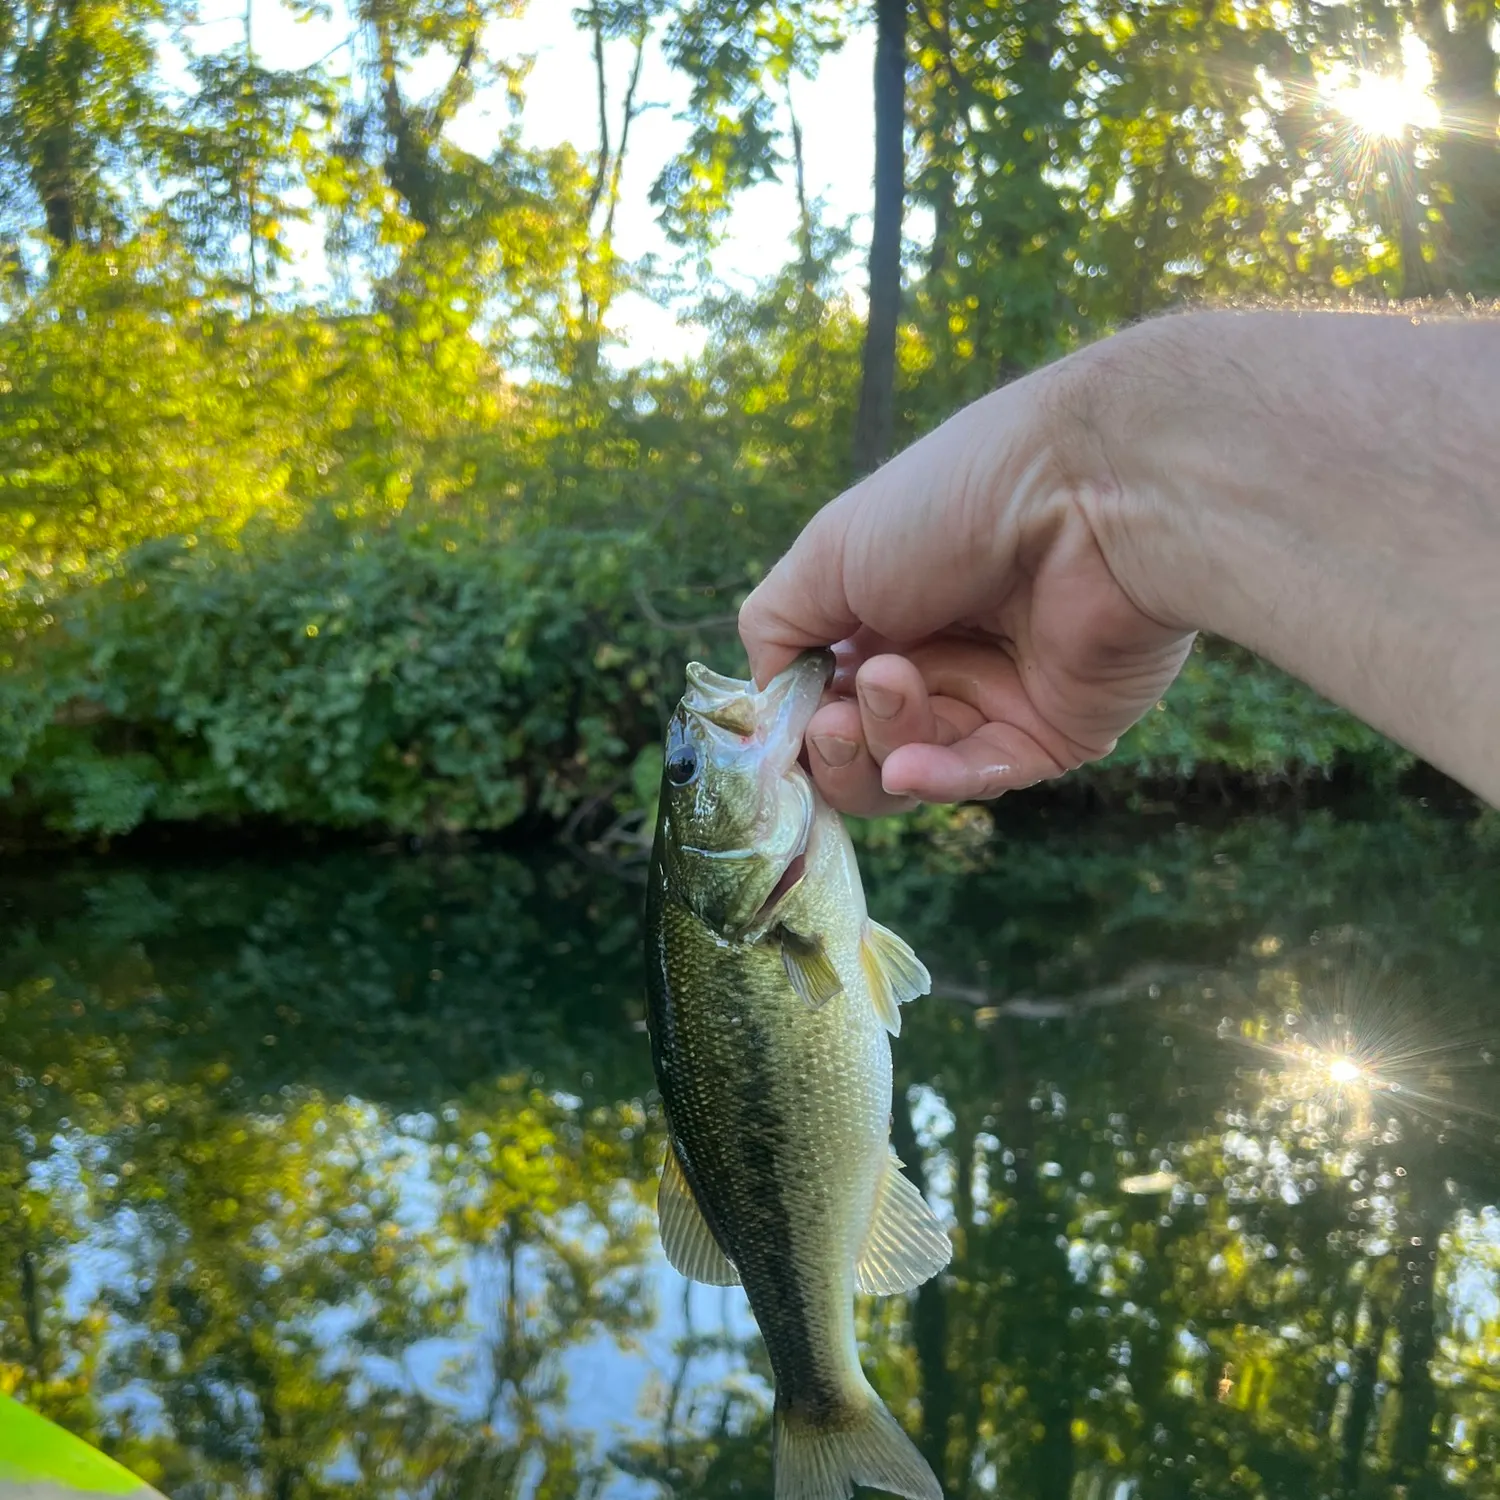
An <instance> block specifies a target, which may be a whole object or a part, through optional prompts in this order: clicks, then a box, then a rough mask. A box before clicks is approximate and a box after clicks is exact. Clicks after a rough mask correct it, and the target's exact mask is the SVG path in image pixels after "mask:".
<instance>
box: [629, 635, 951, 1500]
mask: <svg viewBox="0 0 1500 1500" xmlns="http://www.w3.org/2000/svg"><path fill="white" fill-rule="evenodd" d="M831 666H832V658H831V657H830V656H829V655H828V654H827V653H818V654H816V655H805V656H803V657H802V658H800V659H799V660H798V661H797V662H795V663H794V664H793V665H792V666H791V667H789V668H788V669H787V670H786V671H785V672H783V673H782V674H781V675H780V676H779V677H777V678H776V679H775V681H773V682H771V683H770V684H769V685H768V686H767V687H766V688H765V689H764V690H762V691H757V690H756V689H755V687H754V684H753V683H750V682H742V681H739V680H737V679H735V678H731V677H721V676H720V675H719V674H717V673H715V672H710V671H709V670H708V669H707V668H705V667H702V666H700V665H698V664H697V663H696V662H695V663H693V664H692V665H691V666H689V667H688V669H687V692H686V694H685V695H684V697H683V699H682V701H681V703H680V704H679V705H678V707H677V711H676V713H675V714H674V715H673V717H672V721H671V725H670V727H669V729H668V732H667V738H666V747H665V754H664V758H663V771H662V785H661V810H660V814H659V816H658V821H657V828H656V842H655V848H654V851H653V854H652V861H651V874H650V884H649V892H648V896H647V911H646V971H647V987H648V993H649V1023H650V1031H651V1050H652V1060H653V1063H654V1065H655V1068H656V1077H657V1082H658V1085H659V1087H660V1089H661V1094H662V1098H663V1101H664V1102H665V1105H666V1114H667V1124H668V1136H669V1143H668V1149H667V1157H666V1164H665V1166H664V1168H663V1172H662V1180H661V1188H660V1193H659V1196H658V1212H659V1216H660V1221H661V1236H662V1244H663V1247H664V1249H665V1250H666V1254H667V1259H668V1260H669V1261H670V1262H671V1263H672V1265H674V1266H675V1267H676V1268H677V1269H678V1270H679V1271H680V1272H681V1273H682V1274H683V1275H684V1276H687V1277H690V1278H691V1279H693V1280H694V1281H700V1282H706V1283H708V1284H709V1285H711V1286H730V1285H733V1284H735V1283H737V1282H738V1283H742V1284H743V1286H744V1288H745V1293H746V1295H747V1297H748V1298H749V1301H750V1308H751V1311H752V1312H753V1313H754V1314H755V1319H756V1322H757V1323H758V1324H759V1325H760V1330H761V1334H762V1335H763V1337H764V1339H765V1343H766V1349H767V1352H768V1353H769V1355H770V1359H771V1368H772V1370H773V1372H774V1374H775V1378H776V1405H775V1413H774V1418H773V1421H774V1439H773V1443H774V1459H775V1472H776V1500H847V1497H848V1496H849V1495H851V1494H852V1493H853V1486H854V1485H855V1484H863V1485H871V1486H875V1487H877V1488H880V1489H884V1490H889V1491H893V1492H894V1493H895V1494H898V1495H905V1496H907V1497H909V1500H942V1494H943V1492H942V1488H941V1486H940V1485H939V1484H938V1482H937V1479H936V1478H935V1477H934V1475H933V1473H932V1470H931V1469H930V1468H929V1467H928V1466H927V1463H926V1462H925V1461H924V1460H923V1458H922V1456H921V1455H920V1454H919V1453H918V1452H917V1450H916V1448H915V1447H914V1446H913V1444H912V1442H911V1440H910V1439H909V1438H908V1437H907V1436H906V1434H905V1433H904V1432H903V1431H902V1429H901V1427H900V1425H899V1424H898V1423H897V1422H896V1419H895V1418H894V1417H893V1416H892V1415H891V1413H890V1412H889V1411H888V1410H887V1409H886V1407H885V1405H884V1403H883V1402H882V1401H881V1399H880V1397H879V1396H878V1395H876V1393H875V1391H874V1389H873V1388H872V1387H871V1385H870V1383H869V1381H868V1380H867V1379H866V1378H865V1375H864V1372H863V1370H862V1369H861V1368H860V1363H859V1350H858V1347H857V1344H856V1341H855V1335H854V1295H855V1293H856V1292H877V1293H895V1292H904V1291H907V1290H909V1289H911V1288H912V1287H916V1286H920V1285H921V1284H922V1283H923V1282H924V1281H926V1280H927V1279H928V1278H929V1277H931V1276H935V1275H936V1274H937V1273H938V1272H939V1271H940V1270H942V1268H943V1267H944V1266H945V1265H947V1263H948V1259H949V1256H950V1255H951V1253H952V1247H951V1245H950V1243H949V1240H948V1236H947V1234H946V1233H945V1231H944V1229H943V1227H942V1225H941V1224H940V1223H939V1221H938V1219H937V1218H936V1216H935V1215H934V1214H933V1212H932V1210H931V1209H930V1208H929V1207H928V1206H927V1204H926V1202H925V1201H924V1200H923V1198H922V1195H921V1194H920V1193H919V1192H918V1191H917V1189H916V1188H915V1186H914V1185H913V1184H912V1183H911V1181H910V1180H909V1179H908V1178H907V1177H906V1176H904V1175H903V1173H902V1172H901V1170H900V1166H901V1164H900V1162H899V1161H897V1160H896V1158H895V1156H894V1154H893V1153H892V1151H891V1147H890V1108H891V1049H890V1037H891V1036H892V1035H895V1034H896V1033H898V1032H899V1031H900V1027H901V1015H900V1010H899V1007H900V1006H901V1005H902V1004H903V1003H904V1002H906V1001H909V1000H912V999H914V998H915V997H917V996H918V995H922V994H926V993H927V991H928V989H929V987H930V981H929V979H928V975H927V971H926V969H925V968H923V966H922V965H921V963H920V962H919V961H918V960H917V958H916V955H915V954H914V953H913V952H912V951H911V949H910V948H909V947H907V945H906V944H905V943H904V942H902V940H901V939H900V938H899V937H897V936H896V935H895V934H894V933H892V932H889V931H887V930H886V929H885V928H883V927H881V926H879V925H878V924H877V923H875V922H872V921H871V920H870V919H869V916H868V915H867V913H866V909H865V897H864V887H863V885H862V883H861V881H860V876H859V867H858V865H857V863H856V861H855V857H854V850H853V847H852V846H851V844H850V842H849V835H848V832H847V830H846V829H845V827H844V822H843V819H842V818H841V817H840V816H839V815H838V813H836V812H835V811H834V810H833V809H832V808H830V807H829V806H828V804H827V803H825V802H824V801H823V800H822V798H821V797H820V796H819V795H818V792H817V790H816V788H815V787H814V786H813V783H812V781H811V779H810V778H809V777H808V775H807V773H806V772H805V771H804V770H803V769H802V767H801V766H800V765H799V764H798V756H799V754H800V752H801V747H802V736H803V732H804V731H805V730H806V728H807V723H808V720H809V719H810V718H811V717H812V714H813V711H814V710H815V709H816V708H817V706H818V702H819V699H820V697H821V695H822V691H823V688H824V686H825V684H826V683H827V681H828V679H829V674H830V670H831Z"/></svg>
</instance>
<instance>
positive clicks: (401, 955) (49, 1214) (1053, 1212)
mask: <svg viewBox="0 0 1500 1500" xmlns="http://www.w3.org/2000/svg"><path fill="white" fill-rule="evenodd" d="M986 826H987V824H986V823H984V821H983V820H978V821H976V822H975V823H974V824H972V825H961V826H959V827H957V828H955V829H954V830H953V831H951V832H949V833H948V834H946V835H944V836H941V837H937V838H933V839H930V840H921V841H915V842H908V843H907V844H905V845H902V844H899V843H892V842H886V843H882V844H879V845H877V846H876V847H874V848H871V849H867V850H866V851H865V854H864V863H865V866H866V870H867V874H868V881H869V885H870V891H871V907H872V910H873V911H874V913H875V915H876V916H877V917H879V918H880V919H881V920H883V921H885V922H887V923H888V924H889V925H891V926H892V927H894V928H895V929H896V930H897V931H898V932H900V933H901V934H902V935H903V936H905V937H906V938H907V939H908V940H910V941H911V942H912V944H913V945H914V946H915V947H916V949H917V951H918V953H919V954H921V955H922V956H923V957H924V958H925V959H926V960H927V962H928V964H929V966H930V967H931V968H932V970H933V972H934V975H935V976H936V978H937V981H938V987H939V993H937V994H935V995H933V996H931V997H929V998H927V999H925V1000H923V1001H921V1002H919V1003H918V1004H916V1005H913V1006H911V1007H908V1008H907V1010H906V1012H905V1031H904V1033H903V1035H902V1037H901V1039H900V1040H899V1042H898V1043H897V1045H896V1053H895V1056H896V1071H897V1091H896V1100H895V1111H894V1132H895V1138H896V1143H897V1146H898V1148H899V1150H900V1152H901V1154H902V1156H903V1157H904V1158H905V1159H906V1161H907V1162H908V1163H909V1164H910V1166H911V1168H912V1169H913V1170H914V1172H915V1173H916V1174H917V1175H918V1176H919V1177H920V1179H921V1181H922V1182H923V1184H924V1185H925V1188H926V1191H927V1192H928V1194H929V1197H930V1198H931V1201H932V1202H933V1203H934V1204H935V1205H936V1206H938V1207H939V1209H940V1211H941V1212H942V1213H943V1214H944V1215H945V1217H946V1219H947V1221H948V1223H949V1225H950V1226H951V1229H952V1233H953V1237H954V1241H955V1247H956V1249H955V1255H954V1260H953V1264H952V1266H951V1267H950V1269H949V1272H948V1273H947V1274H945V1275H944V1276H943V1277H941V1278H940V1279H939V1280H937V1281H935V1282H932V1283H929V1284H928V1285H927V1286H925V1287H923V1288H922V1289H921V1290H920V1291H919V1292H918V1293H916V1294H915V1295H913V1296H911V1297H907V1298H895V1299H885V1300H880V1301H870V1302H868V1303H865V1304H863V1305H862V1307H861V1311H860V1332H861V1337H862V1339H863V1342H864V1350H865V1359H866V1364H867V1368H868V1369H869V1370H870V1372H871V1375H872V1378H873V1379H874V1381H875V1383H876V1385H877V1386H878V1388H879V1389H880V1391H881V1392H882V1394H883V1395H884V1396H885V1397H886V1398H887V1399H888V1400H889V1402H890V1403H891V1405H892V1407H893V1408H894V1409H895V1410H896V1411H897V1412H898V1414H899V1415H900V1416H901V1417H902V1419H903V1421H905V1422H906V1424H907V1425H908V1427H909V1428H910V1430H911V1431H912V1432H913V1434H914V1435H915V1436H916V1438H917V1440H918V1442H919V1443H920V1444H921V1446H922V1447H923V1449H924V1451H925V1452H926V1453H927V1454H928V1455H929V1457H930V1458H931V1460H932V1462H933V1464H934V1466H935V1467H936V1468H937V1470H938V1472H939V1473H940V1474H941V1475H942V1476H943V1478H944V1480H945V1484H946V1487H947V1491H948V1494H949V1495H950V1496H952V1497H962V1496H985V1495H995V1496H1003V1497H1015V1500H1129V1497H1141V1500H1154V1497H1172V1496H1179V1495H1180V1496H1188V1495H1203V1496H1212V1497H1223V1496H1247V1497H1253V1496H1262V1497H1271V1496H1275V1497H1289V1500H1290V1497H1295V1500H1309V1497H1313V1496H1330V1497H1333V1496H1347V1497H1353V1496H1372V1497H1373V1496H1395V1495H1405V1496H1407V1497H1410V1500H1417V1497H1436V1496H1463V1497H1466V1500H1481V1497H1495V1496H1500V1477H1497V1475H1500V1067H1497V1065H1496V1063H1495V1057H1496V1054H1497V1052H1500V993H1497V988H1500V858H1497V853H1500V851H1497V850H1496V849H1495V848H1494V847H1493V843H1494V841H1493V839H1492V838H1491V839H1488V840H1487V839H1486V838H1485V837H1484V835H1483V833H1482V831H1477V830H1476V828H1475V827H1474V826H1473V825H1465V824H1463V823H1460V822H1454V821H1451V820H1444V819H1440V818H1438V817H1437V816H1435V815H1433V814H1430V813H1427V812H1424V811H1422V810H1420V809H1418V808H1406V807H1401V808H1396V809H1395V810H1393V811H1389V812H1388V813H1386V814H1385V815H1383V817H1382V819H1381V820H1380V821H1375V822H1371V821H1360V820H1356V819H1340V818H1337V817H1334V816H1332V815H1329V814H1327V813H1318V814H1309V815H1304V816H1300V817H1291V818H1283V819H1279V820H1273V819H1257V820H1249V821H1237V822H1229V823H1224V824H1222V825H1220V826H1215V827H1207V826H1190V825H1184V824H1173V823H1171V822H1165V823H1163V822H1159V821H1155V822H1153V821H1149V820H1144V819H1137V820H1131V821H1123V822H1112V823H1109V824H1105V823H1098V824H1088V825H1085V826H1080V825H1079V824H1078V823H1076V822H1075V823H1072V824H1071V825H1068V826H1065V827H1064V826H1060V827H1059V828H1058V829H1057V830H1056V831H1055V832H1047V831H1046V829H1043V830H1042V831H1041V832H1035V831H1033V832H1031V833H1028V834H1027V835H1026V836H1025V837H1021V836H1019V835H1015V836H1012V835H1008V834H1005V833H1004V832H1003V831H1002V833H1001V834H1000V835H997V836H995V837H992V838H986V837H984V836H983V829H984V828H985V827H986ZM638 895H639V890H638V887H636V886H633V885H631V884H629V883H627V882H624V881H622V880H620V879H618V878H615V877H613V876H611V875H609V874H606V873H599V872H596V871H593V870H590V869H588V868H585V867H584V866H582V865H580V864H578V863H576V862H572V861H568V860H565V859H561V858H557V857H551V858H548V859H545V860H537V861H533V862H524V861H519V860H517V859H515V858H511V857H507V856H504V855H499V854H468V855H462V856H423V857H412V856H404V855H396V854H375V853H368V852H363V853H341V854H338V855H334V856H329V857H324V858H320V859H317V860H308V861H303V862H295V863H289V862H285V861H280V862H267V861H246V860H240V861H231V862H225V863H223V864H220V865H215V866H207V867H205V866H202V865H197V866H194V867H191V868H186V867H182V866H180V865H172V864H166V863H157V864H135V865H123V864H120V863H118V862H105V863H98V864H69V865H67V866H63V867H55V866H54V867H50V868H31V869H23V868H15V867H12V868H10V869H9V870H8V871H7V872H5V873H4V874H0V1390H4V1389H14V1390H15V1391H16V1393H17V1394H18V1395H20V1396H21V1397H22V1398H23V1399H24V1400H27V1401H29V1402H31V1403H33V1404H35V1405H37V1406H39V1407H41V1408H42V1409H43V1410H45V1411H47V1412H48V1413H49V1414H50V1415H52V1416H54V1417H55V1418H57V1419H58V1420H61V1421H62V1422H63V1423H64V1424H65V1425H67V1426H69V1427H71V1428H73V1429H74V1430H75V1431H78V1432H80V1433H82V1434H84V1435H86V1436H88V1437H90V1438H92V1439H93V1440H95V1441H97V1442H99V1443H100V1444H101V1445H102V1446H104V1447H106V1448H107V1449H108V1450H109V1451H111V1452H113V1453H114V1454H116V1456H118V1457H120V1458H121V1459H123V1460H124V1461H126V1462H127V1463H129V1464H130V1465H131V1466H133V1467H134V1468H136V1469H137V1470H138V1471H139V1472H141V1473H142V1474H143V1475H145V1476H146V1477H148V1478H151V1479H153V1480H154V1481H155V1482H156V1483H157V1484H159V1485H160V1487H161V1488H162V1489H163V1490H164V1491H166V1492H167V1493H168V1494H170V1495H171V1496H173V1497H174V1500H190V1497H194V1500H196V1497H210V1496H212V1497H220V1496H223V1497H230V1496H235V1497H238V1496H265V1497H270V1500H314V1497H317V1500H323V1497H328V1500H339V1497H349V1500H353V1497H392V1500H395V1497H434V1500H436V1497H452V1500H458V1497H495V1500H501V1497H509V1496H524V1497H549V1500H553V1497H555V1500H562V1497H573V1496H609V1497H619V1500H626V1497H631V1500H634V1497H642V1500H645V1497H659V1496H682V1497H717V1496H732V1495H745V1496H765V1495H768V1494H769V1452H768V1385H767V1380H766V1369H767V1367H766V1362H765V1358H764V1355H763V1352H762V1350H761V1348H760V1345H759V1342H758V1338H757V1336H756V1333H755V1329H754V1325H753V1323H752V1322H751V1320H750V1318H749V1316H748V1314H747V1312H746V1309H745V1305H744V1303H743V1301H742V1298H741V1295H740V1293H739V1292H738V1290H737V1289H736V1290H733V1291H725V1290H718V1289H710V1288H706V1287H693V1288H691V1289H690V1288H689V1287H688V1285H687V1284H686V1283H684V1282H683V1281H682V1280H681V1279H680V1278H678V1277H677V1276H676V1275H675V1273H673V1272H672V1271H671V1270H670V1269H668V1268H667V1267H666V1266H665V1264H664V1262H663V1260H662V1257H661V1253H660V1249H659V1246H658V1243H657V1239H656V1230H655V1222H654V1214H653V1204H654V1196H655V1177H656V1173H657V1170H658V1165H659V1162H660V1159H661V1153H662V1148H663V1140H662V1122H661V1116H660V1111H659V1106H658V1104H657V1101H656V1097H655V1095H654V1093H653V1090H652V1081H651V1076H650V1060H649V1053H648V1045H647V1039H646V1036H645V1034H644V1029H643V1007H642V1001H641V995H640V983H639V972H640V971H639V957H638V947H639V938H638V931H637V918H636V906H637V900H638Z"/></svg>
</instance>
